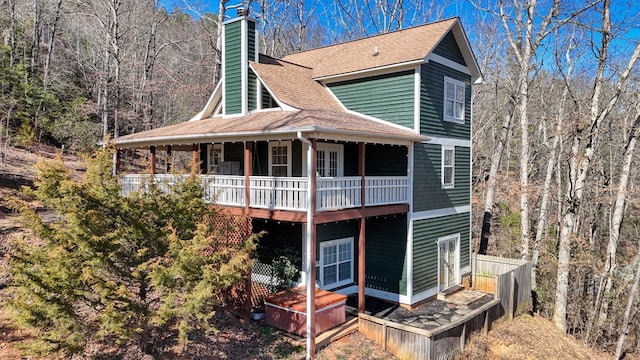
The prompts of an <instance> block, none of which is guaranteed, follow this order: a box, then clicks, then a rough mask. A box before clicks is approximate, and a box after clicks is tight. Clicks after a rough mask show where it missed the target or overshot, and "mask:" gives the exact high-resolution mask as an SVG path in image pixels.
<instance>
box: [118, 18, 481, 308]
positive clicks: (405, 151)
mask: <svg viewBox="0 0 640 360" xmlns="http://www.w3.org/2000/svg"><path fill="white" fill-rule="evenodd" d="M223 26H224V29H223V48H222V74H221V80H220V82H219V83H218V84H217V86H216V87H215V89H214V90H213V93H212V94H211V97H210V98H209V100H208V101H207V103H206V104H205V106H204V108H203V109H202V111H200V112H199V113H198V114H197V115H195V116H194V117H193V118H192V119H191V120H189V121H188V122H183V123H179V124H176V125H172V126H166V127H162V128H157V129H153V130H149V131H144V132H140V133H136V134H131V135H127V136H122V137H120V138H118V139H116V140H115V141H114V142H115V144H116V147H117V148H118V149H125V148H144V149H148V150H149V152H150V158H151V160H152V161H151V162H152V165H151V172H153V173H157V172H158V168H157V166H156V165H155V164H156V156H159V155H156V154H166V156H172V154H175V153H176V152H177V151H188V152H190V153H192V155H193V159H194V161H196V162H200V163H201V167H200V169H201V175H200V176H201V177H202V178H203V180H204V181H205V184H206V191H207V194H209V196H210V200H212V201H215V202H216V203H217V204H218V205H220V206H223V207H224V208H225V209H227V210H228V211H229V212H231V213H232V214H238V215H240V214H245V215H248V216H250V217H251V218H252V219H253V220H252V222H253V224H252V225H253V230H254V231H261V230H266V231H267V234H266V235H265V236H264V237H263V238H262V239H261V240H260V248H259V253H258V259H259V260H260V261H262V262H265V263H268V262H269V259H271V258H273V257H275V256H277V255H278V254H281V253H285V252H286V253H287V254H296V255H297V257H299V259H301V261H300V263H299V266H300V268H301V270H302V278H301V279H300V282H301V283H306V282H307V281H308V280H309V278H308V276H311V278H312V279H314V281H315V282H316V283H317V284H318V285H319V287H320V288H322V289H327V290H332V291H336V292H340V293H343V294H351V293H359V294H360V295H363V294H366V295H370V296H374V297H378V298H382V299H386V300H391V301H394V302H397V303H400V304H405V305H409V306H411V305H415V304H416V303H419V302H421V301H423V300H425V299H427V298H430V297H432V296H434V295H436V294H437V293H438V292H439V291H441V290H442V289H445V288H447V287H450V286H452V285H454V284H457V283H459V281H460V278H461V275H462V274H464V273H466V272H470V270H471V269H470V264H471V261H470V258H471V251H470V247H471V245H470V236H471V234H470V226H471V184H470V183H471V125H472V108H471V93H472V89H471V87H472V85H473V84H474V83H475V82H478V81H480V79H481V74H480V71H479V68H478V65H477V62H476V60H475V58H474V55H473V53H472V50H471V48H470V46H469V42H468V39H467V37H466V35H465V32H464V30H463V28H462V26H461V24H460V20H459V19H458V18H452V19H448V20H442V21H438V22H434V23H430V24H426V25H422V26H416V27H412V28H408V29H404V30H400V31H395V32H391V33H387V34H382V35H377V36H372V37H369V38H364V39H360V40H354V41H349V42H345V43H341V44H336V45H331V46H326V47H321V48H317V49H313V50H309V51H303V52H300V53H295V54H291V55H288V56H286V57H284V58H283V59H275V58H272V57H268V56H265V55H262V54H259V51H258V41H257V40H258V34H257V32H256V22H255V21H254V20H253V19H251V18H250V17H249V16H248V15H247V13H246V12H239V16H238V17H237V18H235V19H232V20H229V21H227V22H225V23H224V25H223ZM163 176H164V178H166V177H167V176H169V177H170V176H171V175H157V178H163ZM142 177H143V176H142V175H134V174H131V175H122V180H123V182H124V186H125V188H126V189H135V188H136V186H137V185H139V184H140V181H141V180H140V179H141V178H142ZM285 250H286V251H285ZM258 275H259V274H258ZM361 298H364V296H361Z"/></svg>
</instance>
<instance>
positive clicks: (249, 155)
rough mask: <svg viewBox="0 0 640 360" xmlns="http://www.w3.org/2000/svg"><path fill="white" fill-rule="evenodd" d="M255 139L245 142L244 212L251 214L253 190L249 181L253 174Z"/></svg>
mask: <svg viewBox="0 0 640 360" xmlns="http://www.w3.org/2000/svg"><path fill="white" fill-rule="evenodd" d="M252 159H253V141H247V142H245V143H244V212H245V214H249V208H250V205H251V191H250V188H249V182H250V180H251V175H253V174H252V173H253V166H252V165H253V162H252Z"/></svg>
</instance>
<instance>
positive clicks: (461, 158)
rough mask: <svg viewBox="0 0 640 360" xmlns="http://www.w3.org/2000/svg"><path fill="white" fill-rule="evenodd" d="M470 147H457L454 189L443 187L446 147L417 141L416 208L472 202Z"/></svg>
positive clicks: (432, 207)
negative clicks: (443, 160) (443, 153)
mask: <svg viewBox="0 0 640 360" xmlns="http://www.w3.org/2000/svg"><path fill="white" fill-rule="evenodd" d="M470 161H471V159H470V149H469V148H467V147H460V146H457V147H455V167H454V173H455V177H454V179H455V183H454V188H453V189H442V188H441V178H440V176H441V163H442V147H441V146H440V145H437V144H423V143H415V145H414V155H413V165H414V172H413V174H414V175H413V211H414V212H418V211H425V210H434V209H442V208H450V207H453V206H462V205H469V204H470V203H471V198H470V179H471V178H470V170H469V169H470V168H469V164H470Z"/></svg>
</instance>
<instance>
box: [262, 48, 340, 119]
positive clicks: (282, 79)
mask: <svg viewBox="0 0 640 360" xmlns="http://www.w3.org/2000/svg"><path fill="white" fill-rule="evenodd" d="M259 61H260V62H259V63H256V62H253V61H250V62H249V64H250V65H251V68H252V69H253V70H254V71H255V72H256V74H257V75H258V77H259V78H260V79H261V80H262V81H263V82H264V84H265V86H267V88H268V89H269V91H271V93H272V94H273V95H274V96H275V97H276V98H277V99H278V100H279V101H280V102H283V103H285V104H287V105H289V106H291V107H294V108H296V109H307V110H331V111H341V110H342V106H340V104H338V102H337V101H336V100H335V99H334V98H333V97H332V96H331V95H330V94H329V93H328V92H327V90H326V89H325V88H324V87H323V86H322V85H321V84H320V83H318V82H317V81H314V80H313V78H312V77H311V75H312V69H310V68H308V67H304V66H300V65H296V64H292V63H289V62H286V61H283V60H278V59H274V58H272V57H269V56H265V55H260V59H259Z"/></svg>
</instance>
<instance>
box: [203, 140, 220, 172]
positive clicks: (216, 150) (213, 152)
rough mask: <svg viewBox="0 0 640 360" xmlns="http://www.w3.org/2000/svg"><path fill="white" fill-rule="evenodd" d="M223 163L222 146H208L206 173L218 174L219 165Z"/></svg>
mask: <svg viewBox="0 0 640 360" xmlns="http://www.w3.org/2000/svg"><path fill="white" fill-rule="evenodd" d="M223 161H224V152H223V147H222V144H211V145H209V156H208V161H207V164H208V167H209V169H207V173H209V174H220V173H221V172H220V163H221V162H223Z"/></svg>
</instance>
